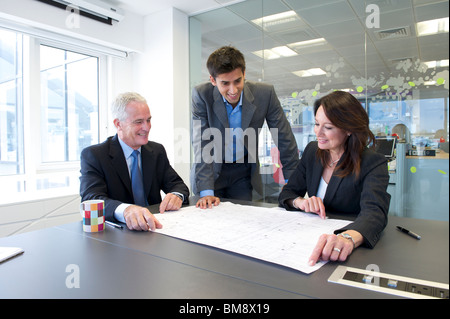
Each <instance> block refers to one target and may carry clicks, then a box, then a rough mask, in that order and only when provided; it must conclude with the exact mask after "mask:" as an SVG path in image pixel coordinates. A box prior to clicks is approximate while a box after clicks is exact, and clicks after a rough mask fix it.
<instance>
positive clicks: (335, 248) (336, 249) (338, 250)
mask: <svg viewBox="0 0 450 319" xmlns="http://www.w3.org/2000/svg"><path fill="white" fill-rule="evenodd" d="M333 250H334V251H337V252H338V253H340V252H341V250H340V249H339V248H337V247H334V248H333Z"/></svg>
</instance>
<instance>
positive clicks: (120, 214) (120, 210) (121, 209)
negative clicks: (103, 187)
mask: <svg viewBox="0 0 450 319" xmlns="http://www.w3.org/2000/svg"><path fill="white" fill-rule="evenodd" d="M119 144H120V146H121V147H122V151H123V155H124V156H125V160H126V161H127V166H128V174H130V176H131V165H132V164H133V157H132V156H131V153H133V151H134V149H133V148H131V147H129V146H128V145H127V144H126V143H125V142H124V141H122V140H121V139H120V138H119ZM138 151H139V156H138V167H139V169H140V170H141V172H142V168H141V148H139V149H138ZM130 205H131V204H126V203H123V204H120V205H119V206H117V208H116V210H115V211H114V217H115V218H116V219H117V220H118V221H120V222H122V223H125V218H124V217H123V212H124V211H125V209H126V208H127V207H128V206H130Z"/></svg>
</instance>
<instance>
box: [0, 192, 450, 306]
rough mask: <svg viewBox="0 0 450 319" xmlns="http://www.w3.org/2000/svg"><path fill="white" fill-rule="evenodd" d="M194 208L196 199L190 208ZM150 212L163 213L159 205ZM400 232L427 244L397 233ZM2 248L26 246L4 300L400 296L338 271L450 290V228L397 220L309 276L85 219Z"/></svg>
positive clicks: (0, 278) (0, 270)
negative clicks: (93, 226) (88, 228)
mask: <svg viewBox="0 0 450 319" xmlns="http://www.w3.org/2000/svg"><path fill="white" fill-rule="evenodd" d="M195 201H196V198H191V200H190V202H191V205H192V204H193V203H195ZM237 202H238V203H240V202H239V201H237ZM241 204H244V205H259V206H264V207H270V206H273V204H267V203H256V202H242V203H241ZM150 210H151V211H152V212H153V213H157V212H158V205H153V206H150ZM330 217H333V216H330ZM397 225H401V226H403V227H405V228H407V229H410V230H413V231H414V232H416V233H418V234H420V235H421V237H422V238H421V239H420V240H417V239H415V238H413V237H411V236H408V235H406V234H404V233H402V232H400V231H398V230H397V229H396V226H397ZM2 246H3V247H5V246H14V247H21V248H22V249H23V250H24V253H23V254H21V255H18V256H15V257H13V258H11V259H9V260H6V261H4V262H2V263H0V298H20V299H22V298H25V299H28V298H33V299H34V298H39V299H78V298H86V299H91V298H102V299H103V298H105V299H109V298H138V299H180V300H185V299H189V300H193V299H218V300H241V302H245V300H246V299H247V300H253V303H254V300H261V303H263V304H265V303H264V301H263V300H264V299H265V300H271V299H310V298H314V299H315V298H321V299H323V298H326V299H328V298H330V299H341V298H342V299H352V298H358V299H362V298H364V299H365V298H367V299H385V298H402V297H399V296H397V295H392V294H386V293H381V292H377V291H372V290H368V289H360V288H357V287H352V286H348V285H342V284H338V283H334V282H329V281H328V279H329V277H330V276H331V275H332V273H333V272H334V271H335V270H336V268H337V267H338V266H347V267H354V268H358V269H366V268H367V267H368V266H369V265H372V266H373V265H376V266H377V267H378V268H379V271H380V272H382V273H387V274H394V275H398V276H405V277H411V278H418V279H422V280H426V281H432V282H439V283H444V284H448V282H449V225H448V222H443V221H433V220H419V219H412V218H402V217H395V216H389V222H388V225H387V227H386V229H385V230H384V232H383V234H382V237H381V239H380V240H379V242H378V244H377V245H376V246H375V248H373V249H368V248H364V247H359V248H357V249H356V250H355V251H354V252H353V254H352V255H351V256H350V257H349V258H348V259H347V261H345V262H328V263H327V264H325V265H324V266H323V267H321V268H320V269H318V270H317V271H315V272H313V273H311V274H305V273H302V272H300V271H297V270H294V269H291V268H288V267H284V266H280V265H277V264H274V263H270V262H265V261H261V260H258V259H255V258H251V257H247V256H244V255H240V254H237V253H232V252H229V251H225V250H221V249H218V248H214V247H210V246H207V245H202V244H197V243H193V242H189V241H186V240H181V239H177V238H174V237H170V236H166V235H163V234H159V233H156V232H138V231H130V230H128V229H127V228H126V227H124V228H123V229H119V228H114V227H107V228H106V229H105V230H104V231H103V232H99V233H86V232H83V230H82V224H81V221H80V222H74V223H70V224H64V225H60V226H56V227H51V228H46V229H41V230H37V231H32V232H28V233H23V234H19V235H14V236H10V237H4V238H0V247H2ZM447 298H448V296H447ZM183 302H184V301H183ZM198 302H199V301H198V300H197V303H198ZM268 302H269V301H268ZM259 307H260V311H263V309H262V308H261V305H259ZM240 309H241V311H242V309H243V308H240ZM222 310H223V309H222ZM235 310H236V308H235Z"/></svg>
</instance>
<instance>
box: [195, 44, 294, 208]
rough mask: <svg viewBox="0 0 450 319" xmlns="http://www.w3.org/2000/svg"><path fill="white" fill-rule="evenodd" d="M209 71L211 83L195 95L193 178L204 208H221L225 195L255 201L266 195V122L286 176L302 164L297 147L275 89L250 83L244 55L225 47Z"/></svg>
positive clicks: (212, 59) (212, 60)
mask: <svg viewBox="0 0 450 319" xmlns="http://www.w3.org/2000/svg"><path fill="white" fill-rule="evenodd" d="M207 67H208V70H209V73H210V82H208V83H205V84H201V85H199V86H197V87H195V88H194V90H193V92H192V120H193V126H192V127H193V133H192V136H193V146H194V165H193V167H192V171H191V180H192V190H193V192H194V193H195V194H197V195H200V199H199V201H198V202H197V206H198V207H201V208H206V207H212V206H213V205H218V204H219V202H220V197H226V198H233V199H243V200H252V191H253V189H255V190H256V191H257V192H259V193H261V190H262V181H261V176H260V174H259V172H260V171H259V161H258V134H259V132H260V129H261V128H262V126H263V124H264V121H267V125H268V127H269V129H271V133H272V138H273V139H274V141H275V143H276V144H277V146H278V148H279V150H280V154H281V156H280V158H281V163H282V165H283V173H284V176H285V178H289V176H290V174H291V173H292V172H293V171H294V170H295V168H296V166H297V163H298V149H297V144H296V141H295V138H294V135H293V133H292V130H291V127H290V125H289V122H288V121H287V119H286V116H285V114H284V112H283V109H282V107H281V105H280V102H279V100H278V98H277V96H276V93H275V90H274V88H273V86H272V85H269V84H264V83H260V82H250V81H245V60H244V56H243V54H242V53H241V52H240V51H239V50H237V49H235V48H233V47H230V46H225V47H222V48H220V49H218V50H216V51H214V52H213V53H212V54H211V55H210V57H209V58H208V61H207Z"/></svg>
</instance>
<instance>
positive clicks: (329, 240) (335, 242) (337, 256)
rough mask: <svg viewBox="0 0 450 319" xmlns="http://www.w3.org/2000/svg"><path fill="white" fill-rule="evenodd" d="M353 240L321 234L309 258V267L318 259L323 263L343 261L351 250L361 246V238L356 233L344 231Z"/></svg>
mask: <svg viewBox="0 0 450 319" xmlns="http://www.w3.org/2000/svg"><path fill="white" fill-rule="evenodd" d="M346 233H348V234H349V235H351V236H352V238H353V240H351V239H348V238H344V237H342V236H338V235H334V234H333V235H330V234H323V235H321V236H320V238H319V241H318V242H317V244H316V247H315V248H314V250H313V253H312V254H311V257H310V258H309V265H310V266H314V265H315V264H316V263H317V262H318V261H319V259H322V260H324V261H328V260H331V261H337V260H339V261H345V260H346V259H347V257H348V256H350V254H351V253H352V252H353V249H354V248H356V247H358V246H359V245H361V243H362V242H363V237H362V236H361V234H360V233H359V232H357V231H354V230H350V231H346Z"/></svg>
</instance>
